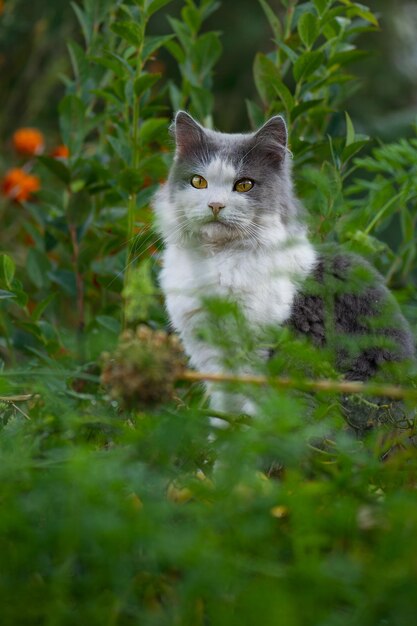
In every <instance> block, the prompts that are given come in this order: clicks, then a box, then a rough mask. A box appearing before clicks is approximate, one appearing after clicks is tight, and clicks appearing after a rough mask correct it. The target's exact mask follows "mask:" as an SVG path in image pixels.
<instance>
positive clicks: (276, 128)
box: [255, 115, 288, 161]
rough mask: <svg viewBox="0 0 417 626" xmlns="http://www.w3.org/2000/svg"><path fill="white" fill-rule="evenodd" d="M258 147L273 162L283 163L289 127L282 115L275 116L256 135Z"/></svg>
mask: <svg viewBox="0 0 417 626" xmlns="http://www.w3.org/2000/svg"><path fill="white" fill-rule="evenodd" d="M255 142H256V144H255V145H256V146H257V147H259V148H260V149H261V150H262V151H263V152H264V153H265V152H266V153H268V155H269V157H270V158H271V159H272V160H275V159H276V160H278V161H282V160H283V158H284V157H285V153H286V151H287V143H288V133H287V125H286V123H285V121H284V118H283V117H281V115H274V117H271V119H269V120H268V121H267V122H265V124H264V125H263V126H261V128H260V129H259V130H258V131H256V133H255Z"/></svg>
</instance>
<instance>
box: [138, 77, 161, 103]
mask: <svg viewBox="0 0 417 626" xmlns="http://www.w3.org/2000/svg"><path fill="white" fill-rule="evenodd" d="M160 78H161V74H148V73H147V72H144V73H143V74H141V75H140V76H139V78H137V79H136V80H135V83H134V87H133V88H134V91H135V94H136V96H138V97H140V96H141V95H142V94H143V93H144V92H145V91H147V90H148V89H149V88H150V87H152V86H153V85H154V84H155V83H157V82H158V80H159V79H160Z"/></svg>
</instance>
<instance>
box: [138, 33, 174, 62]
mask: <svg viewBox="0 0 417 626" xmlns="http://www.w3.org/2000/svg"><path fill="white" fill-rule="evenodd" d="M173 37H174V35H161V36H157V37H145V43H144V46H143V59H144V61H146V60H147V59H148V58H149V57H150V56H151V55H152V54H153V53H154V52H155V51H156V50H158V49H159V48H161V47H162V46H164V45H165V44H166V43H167V42H168V41H170V40H171V39H173Z"/></svg>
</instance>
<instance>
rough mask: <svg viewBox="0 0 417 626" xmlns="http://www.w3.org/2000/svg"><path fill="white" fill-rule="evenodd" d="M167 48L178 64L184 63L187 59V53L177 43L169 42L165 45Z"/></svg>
mask: <svg viewBox="0 0 417 626" xmlns="http://www.w3.org/2000/svg"><path fill="white" fill-rule="evenodd" d="M165 48H166V49H167V50H168V52H169V53H170V54H172V56H173V57H174V59H175V60H176V61H177V62H178V63H184V61H185V58H186V55H185V52H184V50H183V49H182V48H181V46H180V45H179V44H178V43H177V42H176V41H173V40H171V41H167V43H166V44H165Z"/></svg>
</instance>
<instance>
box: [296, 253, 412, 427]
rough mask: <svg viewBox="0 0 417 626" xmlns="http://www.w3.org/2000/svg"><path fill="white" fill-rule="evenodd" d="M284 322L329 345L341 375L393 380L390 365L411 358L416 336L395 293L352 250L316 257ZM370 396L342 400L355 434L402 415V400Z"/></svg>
mask: <svg viewBox="0 0 417 626" xmlns="http://www.w3.org/2000/svg"><path fill="white" fill-rule="evenodd" d="M288 325H289V326H290V327H291V328H292V329H293V330H294V331H295V332H296V333H297V334H302V335H305V336H307V337H309V338H310V339H311V340H312V342H313V343H314V344H315V345H317V346H318V347H324V346H326V347H330V348H331V352H332V353H333V354H334V358H335V363H334V365H335V367H336V369H337V370H338V371H340V372H341V373H342V374H344V377H345V379H346V380H357V381H368V380H369V379H371V378H373V379H378V380H384V379H385V380H388V381H389V382H393V376H395V373H393V371H392V369H391V368H389V365H390V364H391V365H393V364H397V365H398V364H401V363H404V362H411V361H413V360H414V359H415V355H416V349H415V338H414V336H413V334H412V332H411V329H410V327H409V325H408V323H407V321H406V320H405V318H404V317H403V315H402V314H401V311H400V308H399V306H398V304H397V302H396V300H395V298H394V297H393V295H392V294H391V293H390V292H389V291H388V289H387V288H386V287H385V285H384V284H383V279H382V277H381V276H380V275H379V274H378V273H377V272H376V271H375V270H374V269H373V268H372V267H371V266H370V265H369V263H367V262H366V261H365V260H364V259H362V258H361V257H358V256H356V255H353V254H351V255H340V254H336V255H322V256H321V257H320V258H319V259H318V262H317V265H316V267H315V269H314V271H313V273H312V274H311V276H310V277H309V279H308V280H307V281H306V283H305V285H303V288H302V289H301V291H300V292H299V293H298V294H297V296H296V298H295V300H294V303H293V307H292V312H291V317H290V320H289V322H288ZM387 367H388V369H387ZM394 380H395V378H394ZM370 400H371V401H372V402H368V401H365V402H362V404H361V403H360V402H359V401H358V399H357V398H356V399H355V398H354V397H346V398H344V400H343V408H344V413H345V416H346V418H347V420H348V422H349V423H350V425H351V426H352V427H353V428H354V429H355V430H356V431H358V432H359V433H362V432H363V431H364V430H366V429H367V428H370V427H371V426H372V425H373V424H375V423H376V422H388V421H390V422H394V423H396V424H398V423H399V422H401V421H402V420H404V419H405V418H406V412H405V409H404V405H403V403H401V402H389V401H387V399H382V398H377V399H370Z"/></svg>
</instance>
